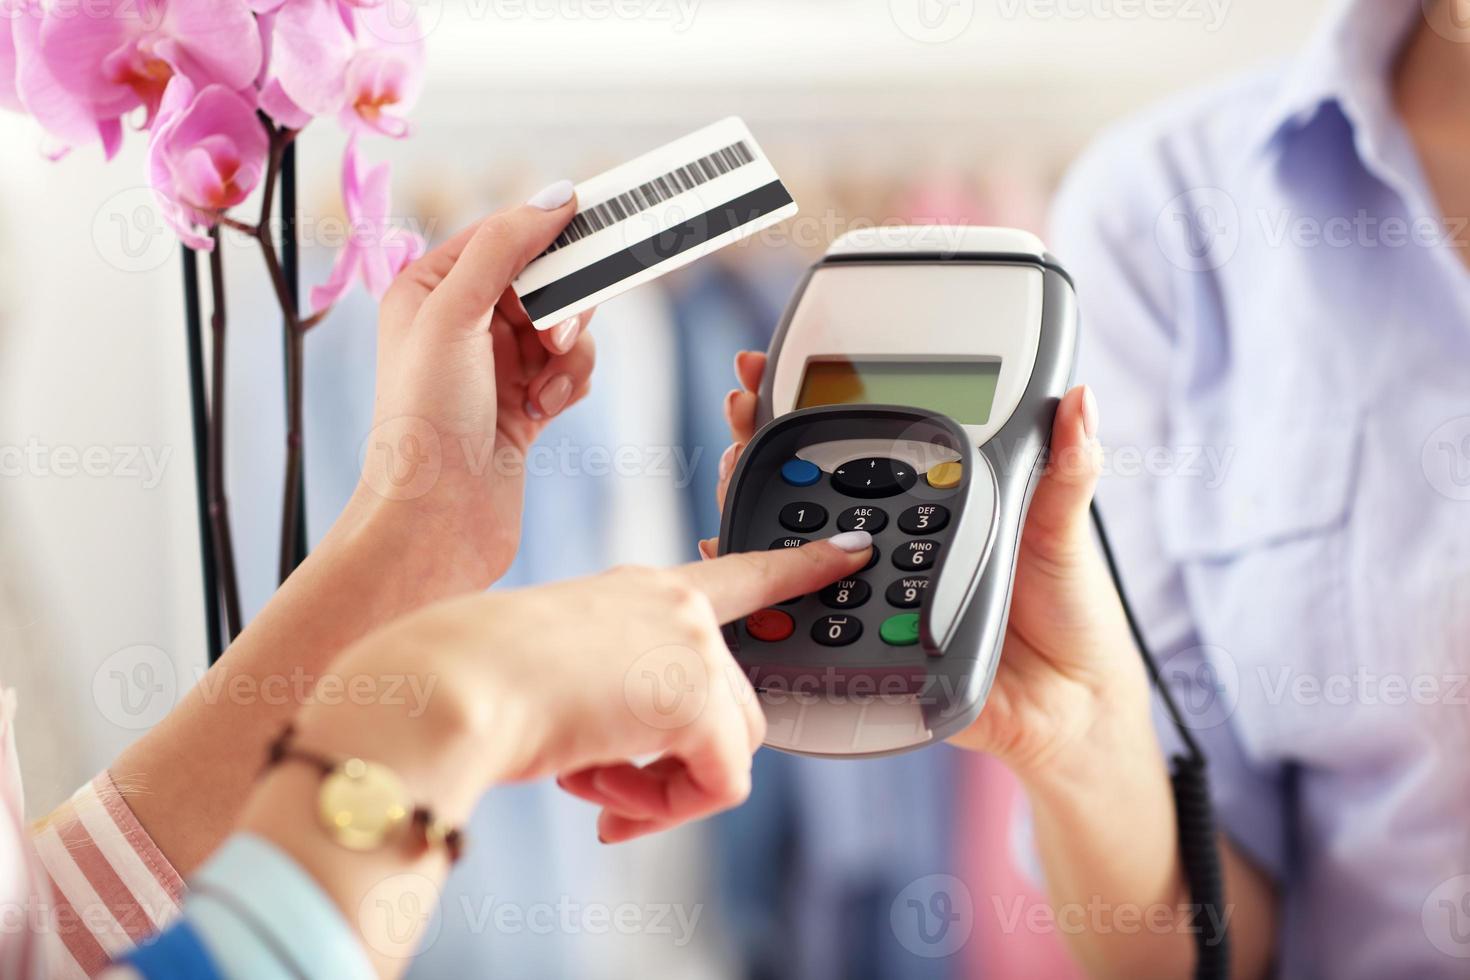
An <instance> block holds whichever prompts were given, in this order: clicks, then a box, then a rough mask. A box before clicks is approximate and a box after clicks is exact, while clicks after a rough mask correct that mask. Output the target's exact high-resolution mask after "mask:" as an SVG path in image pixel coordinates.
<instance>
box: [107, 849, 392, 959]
mask: <svg viewBox="0 0 1470 980" xmlns="http://www.w3.org/2000/svg"><path fill="white" fill-rule="evenodd" d="M120 962H122V963H124V964H126V965H128V966H131V967H132V968H133V969H134V970H136V971H137V972H138V973H139V974H141V975H142V976H143V977H144V978H146V980H165V978H167V980H173V978H180V980H182V978H189V980H246V978H249V980H295V978H300V977H325V976H330V977H334V978H340V980H373V978H375V977H376V976H377V973H376V971H374V969H373V967H372V964H371V963H370V962H369V960H368V958H367V955H366V953H365V952H364V950H363V948H362V945H361V943H360V942H359V940H358V937H357V934H356V933H355V932H354V931H353V930H352V929H351V928H350V927H349V926H348V924H347V922H346V921H345V920H344V919H343V918H342V914H341V913H340V912H339V911H338V909H337V906H336V905H335V904H334V903H333V902H332V900H331V899H330V898H329V897H328V896H327V895H326V893H325V892H323V891H322V890H321V887H320V886H319V885H317V883H316V882H315V881H314V880H313V879H312V877H311V876H310V875H308V874H307V873H306V872H305V871H303V870H302V869H301V867H300V866H299V865H297V864H296V862H295V861H293V860H292V859H291V858H290V857H289V856H287V855H286V854H285V853H284V852H282V851H281V850H279V849H278V848H276V847H275V846H274V845H272V844H270V843H269V842H267V841H265V840H263V839H262V838H259V837H256V836H253V835H250V834H236V835H235V836H234V837H231V838H230V839H229V840H227V841H226V842H225V843H224V845H223V846H222V847H221V848H220V849H219V851H217V852H216V853H215V855H214V856H213V857H212V858H210V860H209V861H208V862H207V863H206V864H205V865H204V867H202V868H200V870H199V872H198V873H197V874H196V875H195V876H194V878H193V879H192V880H191V882H190V890H189V893H188V895H187V897H186V898H185V900H184V914H183V918H182V919H181V920H180V921H179V922H178V923H176V924H175V925H173V926H172V927H170V928H169V929H167V930H165V931H164V932H163V933H161V934H160V935H159V936H158V937H156V938H155V939H153V940H151V941H150V942H148V943H146V944H145V945H142V946H139V947H138V948H137V949H135V950H133V951H131V952H129V953H128V954H127V955H125V956H124V957H123V958H122V959H121V961H120Z"/></svg>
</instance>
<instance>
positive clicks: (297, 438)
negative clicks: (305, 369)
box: [255, 128, 315, 582]
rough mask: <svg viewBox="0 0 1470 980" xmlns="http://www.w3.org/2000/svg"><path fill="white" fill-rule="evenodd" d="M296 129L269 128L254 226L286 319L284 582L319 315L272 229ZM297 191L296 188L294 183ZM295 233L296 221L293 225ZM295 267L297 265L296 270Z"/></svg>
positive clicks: (293, 539)
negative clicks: (300, 303) (309, 342)
mask: <svg viewBox="0 0 1470 980" xmlns="http://www.w3.org/2000/svg"><path fill="white" fill-rule="evenodd" d="M295 135H296V134H295V133H294V132H292V131H290V130H285V129H275V128H272V129H271V147H270V158H269V160H268V162H267V165H266V175H265V189H264V192H263V193H262V195H261V202H260V222H259V224H258V225H256V228H255V239H256V241H258V242H259V243H260V252H261V255H262V256H263V257H264V258H265V268H266V272H268V273H269V274H270V280H271V288H273V289H274V290H275V293H276V302H277V303H278V304H279V305H280V307H281V315H282V318H283V319H284V321H285V334H286V338H285V360H286V486H285V492H284V494H283V495H282V498H281V541H280V562H279V567H278V572H279V578H280V581H282V582H284V581H285V580H286V578H287V577H288V576H290V574H291V572H292V571H294V570H295V568H296V565H297V564H298V559H297V554H298V551H297V540H298V535H299V533H300V532H299V531H298V527H299V524H300V520H301V498H302V485H303V484H302V468H301V446H302V436H301V432H302V388H303V375H302V366H301V355H302V348H303V343H302V341H303V338H304V337H305V335H306V330H307V328H308V327H309V326H310V325H311V323H314V322H315V318H313V319H312V321H310V322H308V323H303V322H302V320H301V314H300V312H299V310H298V309H297V305H296V288H295V284H294V282H293V281H292V280H290V279H288V278H287V275H286V270H285V269H284V268H283V267H282V265H281V259H280V256H279V255H278V254H277V252H276V240H275V236H274V235H273V234H272V233H271V226H270V221H271V213H272V207H273V205H274V204H275V193H276V181H277V180H278V179H279V178H280V176H281V165H282V162H283V160H284V158H285V156H286V150H287V147H289V145H290V143H291V140H292V139H293V138H294V137H295ZM293 190H294V188H293ZM290 231H291V233H292V234H294V233H295V228H294V222H293V223H292V227H291V229H290ZM293 271H294V270H293Z"/></svg>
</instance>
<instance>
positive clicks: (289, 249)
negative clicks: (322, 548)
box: [281, 140, 307, 581]
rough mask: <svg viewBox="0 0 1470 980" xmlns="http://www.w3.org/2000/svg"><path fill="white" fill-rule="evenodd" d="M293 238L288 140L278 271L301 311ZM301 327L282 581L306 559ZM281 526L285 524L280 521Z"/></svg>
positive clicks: (291, 358)
mask: <svg viewBox="0 0 1470 980" xmlns="http://www.w3.org/2000/svg"><path fill="white" fill-rule="evenodd" d="M299 244H300V243H299V241H298V239H297V235H296V141H295V140H289V141H288V142H287V143H286V149H285V152H284V153H283V154H282V155H281V271H282V273H283V274H284V275H285V277H286V290H287V292H289V293H290V294H291V302H292V306H293V308H294V309H296V310H297V311H298V312H299V311H300V309H301V288H300V287H301V263H300V248H299V247H298V246H299ZM304 332H305V328H304V327H297V328H296V329H291V327H290V325H287V327H286V329H285V355H284V356H285V359H286V362H287V364H294V365H295V367H294V370H293V369H290V368H288V370H287V374H286V376H287V384H286V414H287V416H288V417H289V418H290V419H291V420H292V431H291V433H290V434H289V435H288V437H287V438H288V441H289V444H290V445H292V446H293V447H294V449H295V453H296V458H297V463H296V510H295V518H296V519H295V521H294V522H293V523H294V525H295V526H294V527H292V526H290V525H287V526H284V527H283V528H282V530H281V555H282V556H283V558H284V556H285V555H286V549H287V547H288V542H289V547H290V550H291V563H290V568H289V569H287V568H286V566H285V562H284V561H283V562H282V569H281V579H282V580H283V581H284V580H285V578H286V576H287V575H289V574H290V572H291V571H293V570H295V568H296V567H297V566H299V565H300V564H301V563H302V562H304V561H305V560H306V549H307V544H306V429H305V426H304V425H303V421H302V415H303V413H304V412H305V410H306V406H305V395H304V393H303V391H302V387H303V385H304V384H305V372H306V369H305V364H304V351H303V345H304V341H303V339H302V335H303V333H304ZM286 492H287V493H290V484H287V491H286ZM283 523H284V522H283Z"/></svg>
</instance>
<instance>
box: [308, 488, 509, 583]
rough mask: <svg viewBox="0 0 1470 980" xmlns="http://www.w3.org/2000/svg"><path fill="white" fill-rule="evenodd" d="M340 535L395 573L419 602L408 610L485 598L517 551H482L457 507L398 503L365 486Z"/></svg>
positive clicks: (357, 493) (342, 522)
mask: <svg viewBox="0 0 1470 980" xmlns="http://www.w3.org/2000/svg"><path fill="white" fill-rule="evenodd" d="M339 529H340V530H341V532H342V536H343V538H344V539H345V540H346V542H347V546H348V547H349V548H350V549H352V550H353V551H354V552H356V553H357V554H358V555H359V556H361V557H362V558H363V559H364V560H366V561H369V562H373V563H375V564H377V565H378V566H380V567H382V568H384V570H385V571H387V570H391V578H392V580H393V581H394V582H396V583H398V584H399V585H400V586H401V587H402V588H403V589H405V590H406V591H408V592H410V593H413V594H415V595H416V596H418V597H420V600H421V601H419V602H416V603H413V604H412V605H411V606H410V607H409V608H416V607H417V606H420V605H424V604H426V603H428V602H431V601H433V600H436V599H443V598H449V597H451V596H457V595H465V594H469V593H475V592H483V591H484V590H485V589H488V588H489V587H490V586H491V585H493V584H494V583H495V581H496V579H498V578H499V577H500V576H501V575H503V574H504V573H505V569H506V568H507V567H509V564H510V557H511V556H513V554H514V548H515V542H514V541H511V542H510V543H509V544H508V545H506V546H504V547H501V546H498V545H497V546H496V547H492V548H490V549H485V548H482V547H480V546H479V545H478V543H477V542H478V541H479V538H478V537H477V536H475V535H472V534H471V533H469V529H468V528H467V527H466V523H465V519H464V517H463V515H462V514H461V513H460V509H459V508H458V507H456V506H453V505H446V504H441V503H440V502H438V501H424V500H393V499H389V498H385V497H383V496H382V495H381V494H379V493H378V492H377V491H375V490H374V489H373V488H371V487H370V486H367V485H366V484H362V483H360V484H359V485H358V487H357V489H356V490H355V491H354V492H353V495H352V499H351V500H350V501H349V503H348V505H347V508H346V510H345V511H344V512H343V515H342V518H341V520H339V521H338V524H337V525H336V526H334V527H333V534H336V533H337V532H338V530H339ZM502 552H505V553H506V554H502Z"/></svg>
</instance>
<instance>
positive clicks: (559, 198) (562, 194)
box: [526, 180, 572, 211]
mask: <svg viewBox="0 0 1470 980" xmlns="http://www.w3.org/2000/svg"><path fill="white" fill-rule="evenodd" d="M571 199H572V182H571V181H570V180H558V181H557V182H556V183H554V184H547V185H546V186H545V187H543V188H541V189H540V190H539V191H537V192H536V193H534V194H532V195H531V196H530V198H529V199H527V201H526V203H527V204H529V205H531V207H533V208H539V209H541V210H542V211H555V210H556V209H557V208H559V207H561V206H562V205H563V204H565V203H567V202H568V201H570V200H571Z"/></svg>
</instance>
